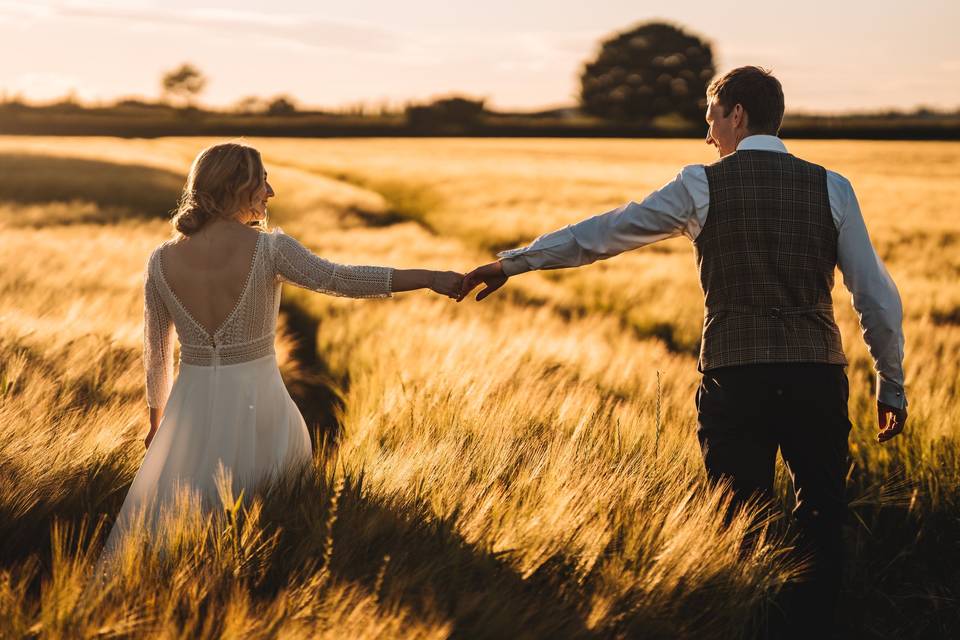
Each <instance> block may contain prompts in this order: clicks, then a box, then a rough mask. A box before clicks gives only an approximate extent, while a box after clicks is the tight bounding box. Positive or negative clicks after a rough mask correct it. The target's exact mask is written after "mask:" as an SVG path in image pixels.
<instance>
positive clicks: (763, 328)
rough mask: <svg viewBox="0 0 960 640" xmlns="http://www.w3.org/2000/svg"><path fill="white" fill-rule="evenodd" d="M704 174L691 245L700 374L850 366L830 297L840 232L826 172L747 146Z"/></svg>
mask: <svg viewBox="0 0 960 640" xmlns="http://www.w3.org/2000/svg"><path fill="white" fill-rule="evenodd" d="M706 174H707V182H708V184H709V187H710V208H709V214H708V215H707V219H706V222H705V223H704V225H703V229H702V230H701V231H700V234H699V235H698V236H697V238H696V240H695V242H694V248H695V252H696V258H697V267H698V269H699V271H700V284H701V286H702V287H703V293H704V306H705V310H704V311H705V313H704V319H703V335H702V339H701V343H700V360H699V362H698V365H697V368H698V369H699V370H700V371H701V372H704V371H708V370H710V369H715V368H717V367H725V366H731V365H734V366H735V365H744V364H753V363H759V362H825V363H831V364H847V359H846V357H845V356H844V353H843V346H842V345H841V341H840V331H839V329H838V328H837V324H836V322H835V320H834V317H833V301H832V298H831V296H830V290H831V289H832V288H833V277H834V269H835V267H836V264H837V228H836V225H835V224H834V221H833V216H832V214H831V212H830V200H829V196H828V193H827V172H826V170H825V169H824V168H823V167H821V166H819V165H816V164H813V163H810V162H806V161H804V160H800V159H799V158H796V157H794V156H792V155H790V154H788V153H779V152H775V151H756V150H749V151H737V152H736V153H733V154H730V155H728V156H726V157H724V158H722V159H721V160H719V161H717V162H715V163H714V164H711V165H707V166H706Z"/></svg>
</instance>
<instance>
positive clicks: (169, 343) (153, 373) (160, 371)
mask: <svg viewBox="0 0 960 640" xmlns="http://www.w3.org/2000/svg"><path fill="white" fill-rule="evenodd" d="M154 256H155V253H154V254H151V256H150V259H149V260H148V261H147V268H146V272H145V274H144V279H143V367H144V372H145V373H146V378H147V406H149V407H150V408H161V409H162V408H163V407H164V406H165V405H166V404H167V397H168V396H169V395H170V388H171V387H172V386H173V329H174V325H173V318H172V317H171V316H170V311H169V310H168V309H167V307H166V305H165V304H164V303H163V298H161V297H160V291H159V289H158V287H157V274H156V273H155V269H157V268H159V266H158V265H157V263H156V260H155V259H154Z"/></svg>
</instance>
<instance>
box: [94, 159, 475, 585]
mask: <svg viewBox="0 0 960 640" xmlns="http://www.w3.org/2000/svg"><path fill="white" fill-rule="evenodd" d="M274 195H275V194H274V191H273V189H272V188H271V186H270V183H269V182H268V181H267V172H266V170H265V169H264V166H263V162H262V160H261V156H260V152H259V151H257V149H255V148H253V147H251V146H248V145H246V144H238V143H221V144H215V145H212V146H210V147H208V148H206V149H203V150H202V151H200V153H199V154H198V155H197V157H196V158H195V159H194V161H193V164H192V165H191V167H190V173H189V176H188V177H187V182H186V185H185V187H184V190H183V195H182V197H181V199H180V204H179V207H178V209H177V211H176V213H175V215H174V216H173V220H172V223H173V226H174V227H175V228H176V231H177V232H178V234H177V237H176V238H174V239H171V240H167V241H166V242H163V243H162V244H161V245H159V246H157V247H156V248H155V249H154V250H153V252H152V253H151V254H150V257H149V259H148V260H147V264H146V271H145V274H144V338H143V354H144V358H143V360H144V367H145V372H146V400H147V405H148V406H149V408H150V432H149V433H148V434H147V436H146V439H145V441H144V443H145V444H146V446H147V451H146V454H145V456H144V459H143V462H142V464H141V466H140V469H139V470H138V471H137V473H136V476H135V477H134V479H133V484H132V485H131V486H130V490H129V492H128V493H127V495H126V498H125V499H124V502H123V506H122V507H121V509H120V513H119V515H118V516H117V520H116V522H115V524H114V526H113V528H112V529H111V531H110V534H109V535H108V537H107V541H106V543H105V546H104V552H103V555H101V561H102V560H103V559H104V558H106V557H107V556H108V555H109V554H110V553H111V552H112V551H113V550H115V547H116V546H117V545H118V543H119V541H120V540H121V539H122V537H123V533H124V531H125V530H126V529H127V528H128V525H129V524H130V523H132V521H133V519H134V514H136V513H137V512H138V511H140V513H141V515H142V514H144V513H147V514H148V518H149V520H148V522H150V523H152V524H150V525H148V526H151V527H153V526H156V517H157V515H158V511H159V508H160V506H161V505H162V504H163V503H165V502H166V501H168V500H173V499H174V498H175V497H176V493H177V491H178V485H180V484H183V485H188V486H189V487H190V488H191V489H192V490H194V492H195V494H194V495H196V494H197V493H198V494H199V496H200V498H201V499H202V501H203V504H205V505H207V506H210V505H214V504H216V503H217V488H216V481H215V479H216V476H217V473H218V467H220V466H222V467H223V468H224V469H226V470H228V471H229V472H230V474H231V476H232V485H233V490H234V495H237V494H238V493H239V490H240V489H242V488H246V489H247V491H246V493H249V490H250V488H251V487H252V486H253V484H254V483H256V482H258V481H260V480H262V479H264V478H266V477H267V476H269V475H271V474H277V473H279V472H281V471H283V470H284V469H289V468H290V467H292V466H294V465H300V464H309V463H310V462H311V461H312V451H311V445H310V438H309V435H308V432H307V427H306V424H305V422H304V419H303V416H302V415H301V414H300V411H299V410H298V408H297V406H296V405H295V404H294V402H293V400H292V399H291V397H290V394H289V393H288V392H287V389H286V387H284V384H283V381H282V379H281V377H280V370H279V369H278V367H277V359H276V353H275V351H274V332H275V329H276V322H277V313H278V310H279V306H280V291H281V284H282V283H284V282H288V283H290V284H293V285H296V286H298V287H303V288H306V289H311V290H313V291H318V292H321V293H326V294H330V295H335V296H348V297H351V298H375V297H389V296H391V295H392V293H393V292H395V291H411V290H414V289H425V288H429V289H431V290H433V291H435V292H437V293H440V294H442V295H445V296H448V297H451V298H456V297H457V295H458V293H459V290H460V284H461V282H462V278H463V277H462V275H461V274H459V273H455V272H450V271H429V270H421V269H393V268H390V267H379V266H351V265H344V264H337V263H334V262H330V261H328V260H325V259H323V258H321V257H319V256H317V255H315V254H313V253H312V252H311V251H310V250H309V249H308V248H307V247H305V246H304V245H303V244H301V243H300V242H299V241H297V240H296V239H295V238H293V237H291V236H289V235H287V234H285V233H283V231H282V230H281V229H279V228H276V229H274V230H273V231H267V230H266V216H267V201H268V200H269V199H270V198H272V197H273V196H274ZM174 328H176V332H177V337H178V339H179V342H180V368H179V373H178V374H177V376H176V379H174V376H173V329H174ZM100 564H101V563H100V562H98V565H100ZM101 566H102V565H101Z"/></svg>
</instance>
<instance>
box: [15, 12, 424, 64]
mask: <svg viewBox="0 0 960 640" xmlns="http://www.w3.org/2000/svg"><path fill="white" fill-rule="evenodd" d="M6 4H16V5H20V4H21V3H6ZM3 8H4V6H3V3H0V15H2V14H3ZM17 10H19V11H23V9H22V7H18V9H17ZM35 16H36V17H61V18H68V19H74V20H90V21H99V22H118V23H127V24H136V25H143V26H151V27H154V28H156V27H158V26H160V27H165V28H172V29H186V30H204V31H209V30H211V29H215V30H218V31H221V32H223V33H228V34H237V35H246V36H251V37H257V38H259V37H261V36H262V37H264V38H267V39H273V40H276V39H278V38H280V39H283V40H292V41H294V42H296V43H298V44H300V45H304V46H307V47H312V48H318V49H341V50H351V51H372V52H379V53H387V52H391V51H396V50H398V49H399V48H400V47H401V46H402V45H403V42H404V40H405V39H406V38H405V37H404V36H403V35H402V34H400V33H398V32H396V31H392V30H390V29H386V28H383V27H380V26H377V25H373V24H368V23H362V22H348V21H335V20H325V19H322V18H317V17H314V16H311V15H308V14H299V13H275V12H272V13H258V12H252V11H237V10H233V9H210V8H206V9H205V8H197V9H185V10H181V11H168V10H164V9H157V8H150V7H130V6H129V3H126V5H125V6H119V7H118V6H108V5H104V4H102V3H91V2H71V3H69V4H63V5H57V6H54V7H49V8H48V10H47V13H40V14H35Z"/></svg>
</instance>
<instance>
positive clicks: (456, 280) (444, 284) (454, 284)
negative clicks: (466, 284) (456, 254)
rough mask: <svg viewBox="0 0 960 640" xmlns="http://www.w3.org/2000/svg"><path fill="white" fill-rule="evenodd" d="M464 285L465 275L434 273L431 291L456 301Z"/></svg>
mask: <svg viewBox="0 0 960 640" xmlns="http://www.w3.org/2000/svg"><path fill="white" fill-rule="evenodd" d="M462 284H463V274H462V273H457V272H456V271H434V272H432V274H431V276H430V290H431V291H435V292H437V293H439V294H440V295H443V296H447V297H448V298H453V299H454V300H456V298H457V296H458V295H460V287H461V285H462Z"/></svg>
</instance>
